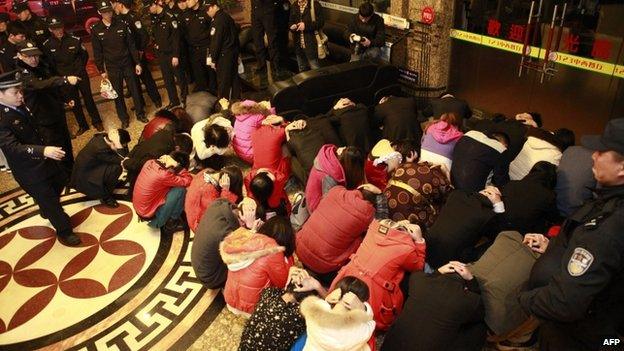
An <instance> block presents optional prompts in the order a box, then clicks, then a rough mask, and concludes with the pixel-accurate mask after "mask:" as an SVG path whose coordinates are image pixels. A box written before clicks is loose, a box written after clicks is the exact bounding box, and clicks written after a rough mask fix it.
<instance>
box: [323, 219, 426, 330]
mask: <svg viewBox="0 0 624 351" xmlns="http://www.w3.org/2000/svg"><path fill="white" fill-rule="evenodd" d="M424 266H425V243H424V242H423V243H416V242H414V240H413V239H412V237H411V236H410V235H409V234H408V233H406V232H404V231H400V230H397V229H393V228H388V227H386V226H384V225H381V224H380V223H379V221H377V220H374V221H373V223H371V225H370V227H369V228H368V232H367V233H366V237H365V238H364V241H363V242H362V245H360V248H359V249H358V250H357V252H356V253H355V255H354V256H353V258H352V259H351V262H349V263H348V264H347V265H346V266H344V267H343V268H342V269H341V270H340V271H339V272H338V275H337V276H336V279H334V281H333V282H332V288H331V289H330V291H331V290H333V289H334V286H335V285H336V283H337V282H338V281H339V280H340V279H342V278H343V277H345V276H354V277H358V278H360V279H362V280H363V281H364V282H365V283H366V284H367V285H368V287H369V289H370V298H369V300H368V302H369V303H370V305H371V306H372V307H373V312H374V315H375V322H377V329H380V330H386V329H388V327H390V325H391V324H392V322H394V320H395V318H396V317H397V316H398V315H399V313H401V310H402V309H403V293H402V292H401V288H400V287H399V284H400V283H401V280H403V276H404V275H405V272H406V271H407V272H413V271H417V270H422V269H423V268H424Z"/></svg>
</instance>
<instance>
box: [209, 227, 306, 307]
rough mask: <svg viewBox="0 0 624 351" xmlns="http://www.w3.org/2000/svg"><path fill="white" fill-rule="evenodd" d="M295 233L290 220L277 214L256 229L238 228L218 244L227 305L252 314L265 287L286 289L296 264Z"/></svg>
mask: <svg viewBox="0 0 624 351" xmlns="http://www.w3.org/2000/svg"><path fill="white" fill-rule="evenodd" d="M294 251H295V236H294V233H293V230H292V227H291V226H290V221H289V220H288V219H287V218H285V217H281V216H275V217H273V218H271V219H269V220H268V221H267V222H266V223H264V224H263V225H262V226H261V227H260V228H259V229H258V232H257V233H254V232H252V231H250V230H247V229H245V228H239V229H237V230H236V231H234V232H232V233H231V234H230V235H228V236H227V237H226V238H225V239H224V240H223V241H222V242H221V244H220V245H219V252H220V253H221V258H222V259H223V262H224V263H225V264H226V265H227V266H228V276H227V281H226V282H225V288H224V289H223V296H224V297H225V302H226V303H227V307H228V309H229V310H230V311H232V312H233V313H234V314H239V315H242V316H245V317H249V316H250V315H251V313H252V312H253V310H254V308H255V306H256V303H257V302H258V300H260V293H261V292H262V290H263V289H264V288H267V287H271V286H273V287H277V288H280V289H283V288H284V287H285V286H286V281H287V279H288V270H289V269H290V267H291V266H292V265H293V264H294V260H293V257H292V255H293V253H294Z"/></svg>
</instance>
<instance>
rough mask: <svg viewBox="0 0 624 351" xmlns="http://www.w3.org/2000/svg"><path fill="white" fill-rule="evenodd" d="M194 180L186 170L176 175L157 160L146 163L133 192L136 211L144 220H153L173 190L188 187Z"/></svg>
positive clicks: (133, 203)
mask: <svg viewBox="0 0 624 351" xmlns="http://www.w3.org/2000/svg"><path fill="white" fill-rule="evenodd" d="M192 179H193V177H192V176H191V174H190V173H189V172H188V171H187V170H186V169H183V170H181V171H180V172H179V173H174V172H173V171H172V170H170V169H167V168H165V167H164V166H162V165H161V164H160V162H158V161H157V160H149V161H147V162H145V164H144V165H143V168H141V172H140V173H139V176H138V177H137V180H136V183H135V184H134V191H133V192H132V205H133V206H134V210H135V211H136V213H137V214H138V215H139V216H141V217H142V218H152V217H153V216H154V214H155V213H156V210H158V208H159V207H160V206H162V205H163V204H164V203H165V200H166V199H167V193H168V192H169V190H171V188H174V187H187V186H189V184H191V180H192Z"/></svg>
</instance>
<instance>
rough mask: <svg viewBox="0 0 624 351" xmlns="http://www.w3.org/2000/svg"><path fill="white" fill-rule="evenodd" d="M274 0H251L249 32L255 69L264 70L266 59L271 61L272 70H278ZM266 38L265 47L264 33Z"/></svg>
mask: <svg viewBox="0 0 624 351" xmlns="http://www.w3.org/2000/svg"><path fill="white" fill-rule="evenodd" d="M275 7H276V5H275V0H251V33H252V35H253V42H254V46H255V48H256V59H257V60H258V66H256V68H255V70H256V71H257V72H261V71H264V70H266V62H267V59H269V60H270V61H271V64H272V66H273V71H274V72H278V71H279V63H278V62H277V61H278V53H277V45H276V42H275V40H276V37H277V27H276V25H275ZM265 34H266V36H267V39H268V44H269V48H268V52H267V47H266V46H265V45H264V35H265Z"/></svg>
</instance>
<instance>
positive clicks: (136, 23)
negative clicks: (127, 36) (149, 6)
mask: <svg viewBox="0 0 624 351" xmlns="http://www.w3.org/2000/svg"><path fill="white" fill-rule="evenodd" d="M134 26H135V27H137V29H141V21H136V22H134Z"/></svg>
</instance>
